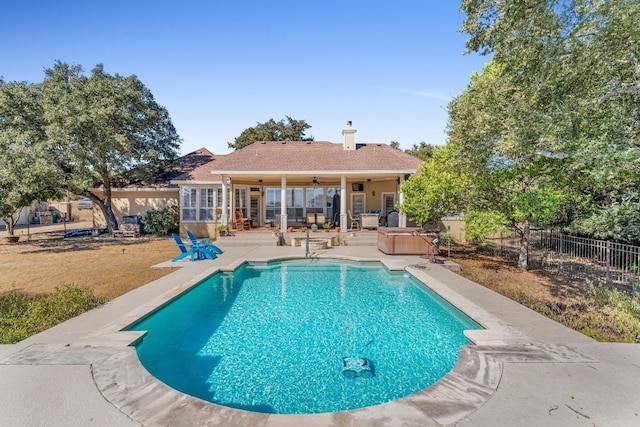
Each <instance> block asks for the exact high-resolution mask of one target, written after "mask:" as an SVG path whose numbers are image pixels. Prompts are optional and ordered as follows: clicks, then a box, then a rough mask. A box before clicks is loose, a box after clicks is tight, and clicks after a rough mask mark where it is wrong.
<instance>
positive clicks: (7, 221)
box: [2, 209, 28, 236]
mask: <svg viewBox="0 0 640 427" xmlns="http://www.w3.org/2000/svg"><path fill="white" fill-rule="evenodd" d="M18 212H20V209H16V210H15V211H14V213H13V215H11V216H8V217H6V218H2V222H4V225H6V226H7V233H8V235H9V236H13V235H14V233H15V231H16V224H17V223H18V218H20V215H18ZM27 219H28V218H27Z"/></svg>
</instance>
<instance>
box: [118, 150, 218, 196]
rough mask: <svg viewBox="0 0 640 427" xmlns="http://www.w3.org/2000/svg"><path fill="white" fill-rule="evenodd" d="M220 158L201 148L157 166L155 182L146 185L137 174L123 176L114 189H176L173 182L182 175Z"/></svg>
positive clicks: (154, 175) (154, 176)
mask: <svg viewBox="0 0 640 427" xmlns="http://www.w3.org/2000/svg"><path fill="white" fill-rule="evenodd" d="M217 157H219V156H218V155H214V154H212V153H211V151H209V150H207V149H206V148H204V147H203V148H199V149H197V150H194V151H192V152H190V153H187V154H185V155H184V156H182V157H179V158H177V159H176V160H175V161H173V162H171V163H169V164H167V165H157V166H155V167H154V169H155V170H154V171H153V175H152V177H153V181H152V182H150V183H145V182H143V181H142V180H141V179H139V178H138V177H137V175H136V174H135V173H133V174H130V175H128V176H122V177H119V178H118V179H117V181H116V182H115V185H114V186H113V188H114V189H129V190H132V189H142V188H168V187H176V185H175V184H173V182H172V181H173V180H174V179H175V178H177V177H179V176H181V175H184V174H188V173H189V172H191V171H193V170H195V169H197V168H198V167H201V166H203V165H206V164H208V163H210V162H211V161H212V160H213V159H214V158H217Z"/></svg>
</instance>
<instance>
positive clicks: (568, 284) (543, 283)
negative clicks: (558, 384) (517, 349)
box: [452, 246, 640, 343]
mask: <svg viewBox="0 0 640 427" xmlns="http://www.w3.org/2000/svg"><path fill="white" fill-rule="evenodd" d="M452 258H453V260H454V261H455V262H456V263H458V264H459V265H460V268H461V272H460V274H461V275H462V276H464V277H466V278H468V279H469V280H472V281H474V282H476V283H479V284H480V285H482V286H484V287H486V288H489V289H491V290H493V291H495V292H498V293H499V294H502V295H504V296H506V297H508V298H510V299H512V300H514V301H516V302H518V303H520V304H522V305H524V306H526V307H529V308H530V309H532V310H535V311H537V312H538V313H540V314H542V315H544V316H546V317H549V318H550V319H553V320H555V321H556V322H559V323H562V324H563V325H565V326H567V327H569V328H572V329H574V330H576V331H578V332H581V333H583V334H585V335H587V336H589V337H592V338H594V339H596V340H599V341H607V342H634V343H637V342H640V299H639V298H638V296H637V295H627V294H624V293H621V292H618V291H617V290H611V289H606V288H602V287H597V286H592V285H590V284H588V283H584V282H575V281H569V280H565V279H564V278H563V277H562V276H555V275H552V274H547V273H545V272H542V271H537V270H529V271H521V270H519V269H518V268H517V267H516V266H515V264H514V263H512V262H509V261H506V260H504V259H502V258H499V257H494V256H491V255H488V254H486V253H483V252H479V251H476V250H475V249H474V248H472V247H468V246H459V247H456V250H455V251H453V252H452Z"/></svg>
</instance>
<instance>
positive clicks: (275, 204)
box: [264, 187, 280, 221]
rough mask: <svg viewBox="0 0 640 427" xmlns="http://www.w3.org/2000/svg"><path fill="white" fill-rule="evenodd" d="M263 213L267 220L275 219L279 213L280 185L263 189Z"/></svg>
mask: <svg viewBox="0 0 640 427" xmlns="http://www.w3.org/2000/svg"><path fill="white" fill-rule="evenodd" d="M264 197H265V200H264V214H265V219H266V220H267V221H275V220H276V215H280V187H269V188H265V189H264Z"/></svg>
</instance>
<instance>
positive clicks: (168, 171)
mask: <svg viewBox="0 0 640 427" xmlns="http://www.w3.org/2000/svg"><path fill="white" fill-rule="evenodd" d="M221 157H224V155H217V154H215V155H214V154H212V153H211V152H210V151H209V150H207V149H206V148H200V149H198V150H195V151H192V152H191V153H188V154H186V155H184V156H182V157H180V158H178V159H176V161H175V162H173V164H172V165H171V166H169V167H164V166H160V167H157V168H156V171H155V174H154V175H153V181H152V182H151V183H144V182H142V181H140V180H137V179H136V180H132V179H128V178H127V177H126V176H124V177H121V178H120V179H119V180H117V181H116V182H115V183H114V184H113V185H112V188H111V207H112V209H113V213H114V214H115V216H116V219H117V220H118V223H122V222H123V218H124V217H131V216H137V217H142V216H143V215H144V214H145V213H146V212H147V211H148V210H150V209H164V208H166V207H167V206H169V205H170V204H172V203H179V201H180V189H179V188H178V185H176V184H173V183H172V182H171V180H172V179H174V178H176V177H178V176H181V175H184V174H185V173H188V172H189V171H192V170H194V169H196V168H198V167H201V166H203V165H206V164H208V163H210V162H211V161H213V160H214V159H218V158H221ZM91 191H92V192H93V193H94V194H96V195H98V196H99V197H102V191H103V189H102V187H98V188H95V189H93V190H91ZM93 213H94V222H95V224H96V226H97V227H105V226H106V221H105V220H104V217H103V216H102V212H101V211H100V209H99V208H97V207H96V206H95V205H94V208H93Z"/></svg>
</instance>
